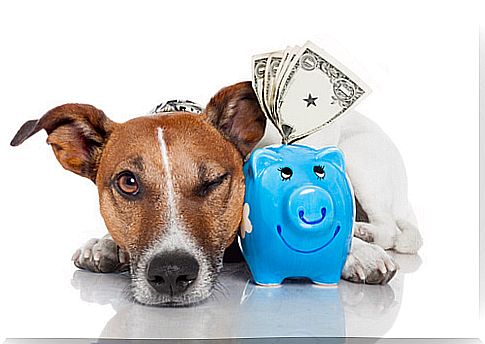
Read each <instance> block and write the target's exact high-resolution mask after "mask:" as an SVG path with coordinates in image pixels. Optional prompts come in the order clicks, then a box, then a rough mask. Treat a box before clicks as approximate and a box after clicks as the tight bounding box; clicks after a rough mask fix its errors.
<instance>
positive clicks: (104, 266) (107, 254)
mask: <svg viewBox="0 0 485 344" xmlns="http://www.w3.org/2000/svg"><path fill="white" fill-rule="evenodd" d="M72 261H73V262H74V265H76V266H77V267H78V268H80V269H85V270H89V271H92V272H122V271H127V270H128V269H129V267H130V265H129V257H128V254H127V253H126V252H125V251H124V250H122V249H121V248H120V247H119V246H118V245H116V243H115V242H114V241H113V239H111V237H109V236H106V237H103V238H101V239H96V238H93V239H91V240H89V241H88V242H86V243H85V244H84V246H82V247H81V248H79V249H78V250H77V251H76V252H74V254H73V256H72Z"/></svg>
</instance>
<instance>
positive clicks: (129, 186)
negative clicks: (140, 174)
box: [116, 171, 139, 195]
mask: <svg viewBox="0 0 485 344" xmlns="http://www.w3.org/2000/svg"><path fill="white" fill-rule="evenodd" d="M116 186H117V188H118V190H119V191H120V192H122V193H124V194H126V195H136V194H137V192H138V190H139V186H138V182H137V180H136V177H135V175H134V174H133V173H131V172H129V171H125V172H121V173H120V174H119V175H118V178H117V179H116Z"/></svg>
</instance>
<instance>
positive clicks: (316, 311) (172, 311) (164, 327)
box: [72, 255, 421, 338]
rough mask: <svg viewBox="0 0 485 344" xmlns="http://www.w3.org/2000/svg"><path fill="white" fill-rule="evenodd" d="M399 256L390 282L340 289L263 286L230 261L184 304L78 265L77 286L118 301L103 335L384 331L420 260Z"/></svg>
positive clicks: (101, 299)
mask: <svg viewBox="0 0 485 344" xmlns="http://www.w3.org/2000/svg"><path fill="white" fill-rule="evenodd" d="M396 259H397V261H398V263H399V264H400V265H401V266H402V268H401V271H400V272H399V273H398V274H397V275H396V276H395V278H394V279H393V280H392V281H391V283H390V284H388V285H385V286H373V285H362V284H355V283H349V282H345V281H341V282H340V284H339V287H337V288H322V287H317V286H315V285H313V284H311V283H306V282H304V281H287V282H286V283H284V284H283V285H282V286H280V287H276V288H274V287H273V288H268V287H259V286H256V285H254V284H253V283H252V282H251V280H250V275H249V273H248V272H247V269H246V267H245V265H244V264H226V265H225V267H224V269H223V272H222V273H221V275H220V279H219V283H218V285H217V288H216V290H215V292H214V294H213V295H212V297H211V298H210V299H209V300H207V301H206V302H203V303H201V304H198V305H196V306H193V307H183V308H158V307H148V306H143V305H140V304H137V303H134V302H133V301H132V300H131V297H130V292H129V282H130V280H129V277H128V276H126V275H117V274H94V273H90V272H86V271H81V270H77V271H75V272H74V274H73V277H72V286H73V287H74V288H75V289H77V290H78V291H79V295H80V299H81V300H82V302H88V303H94V304H98V305H107V304H109V305H111V306H112V307H113V309H114V311H115V315H114V316H112V317H111V318H107V319H106V324H105V326H104V328H103V330H102V331H101V333H99V337H124V338H160V337H162V338H221V337H223V338H227V337H270V336H330V337H340V336H345V335H347V336H383V335H385V333H386V332H387V331H388V330H389V329H390V328H391V327H392V325H393V323H394V320H395V319H396V316H397V315H398V312H399V308H400V305H401V301H402V294H403V293H402V291H403V286H404V280H405V275H406V272H410V271H413V270H415V269H416V268H417V267H418V266H419V265H420V263H421V260H420V258H419V256H406V255H397V256H396Z"/></svg>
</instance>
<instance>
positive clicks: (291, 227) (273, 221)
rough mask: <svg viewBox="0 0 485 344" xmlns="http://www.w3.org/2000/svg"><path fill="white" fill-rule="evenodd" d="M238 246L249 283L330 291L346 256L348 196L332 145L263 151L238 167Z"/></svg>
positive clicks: (350, 200) (350, 193)
mask: <svg viewBox="0 0 485 344" xmlns="http://www.w3.org/2000/svg"><path fill="white" fill-rule="evenodd" d="M244 175H245V177H246V193H245V199H244V202H245V203H244V214H243V220H242V222H241V231H240V238H241V248H242V251H243V255H244V257H245V259H246V262H247V263H248V265H249V269H250V270H251V273H252V276H253V279H254V282H255V283H257V284H260V285H277V284H281V283H282V281H283V280H284V279H285V278H287V277H305V278H309V279H310V280H311V281H313V282H314V283H316V284H322V285H336V284H337V283H338V281H339V280H340V276H341V274H342V269H343V266H344V264H345V261H346V259H347V255H348V253H349V251H350V245H351V239H352V226H353V222H354V216H355V207H354V195H353V190H352V187H351V185H350V183H349V180H348V178H347V175H346V173H345V163H344V158H343V154H342V152H341V151H340V150H339V149H338V148H336V147H326V148H323V149H313V148H310V147H307V146H302V145H281V146H269V147H265V148H260V149H257V150H255V151H254V152H253V153H252V155H251V156H250V158H249V160H248V161H247V162H246V163H245V164H244Z"/></svg>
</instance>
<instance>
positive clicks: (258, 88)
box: [253, 42, 370, 143]
mask: <svg viewBox="0 0 485 344" xmlns="http://www.w3.org/2000/svg"><path fill="white" fill-rule="evenodd" d="M253 88H254V90H255V92H256V94H257V97H258V100H259V103H260V105H261V108H262V109H263V111H264V113H265V114H266V116H267V117H268V118H269V119H270V120H271V122H272V123H273V125H274V126H275V127H276V129H277V130H278V131H279V132H280V134H281V136H282V142H284V143H292V142H295V141H297V140H300V139H302V138H304V137H306V136H308V135H310V134H312V133H314V132H316V131H318V130H320V129H322V128H323V127H325V126H326V125H329V124H330V123H332V122H333V121H334V120H336V119H337V118H338V117H339V116H341V115H342V114H343V113H345V112H346V111H348V110H349V109H351V108H352V107H354V106H355V105H356V104H358V103H359V102H360V101H361V100H362V99H363V98H364V97H365V96H367V95H368V94H369V93H370V88H369V87H368V86H367V85H366V84H365V83H364V82H363V81H362V80H361V79H360V78H358V77H357V76H356V75H355V74H354V73H352V72H351V71H350V70H348V69H347V68H346V67H345V66H343V65H342V64H341V63H340V62H338V61H337V60H336V59H335V58H333V57H332V56H331V55H330V54H328V53H327V52H325V51H324V50H323V49H321V48H319V47H317V46H316V45H314V44H313V43H311V42H307V43H305V44H304V45H303V46H302V47H299V46H294V47H287V48H286V49H285V50H284V51H276V52H272V53H267V54H261V55H256V56H254V57H253Z"/></svg>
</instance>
